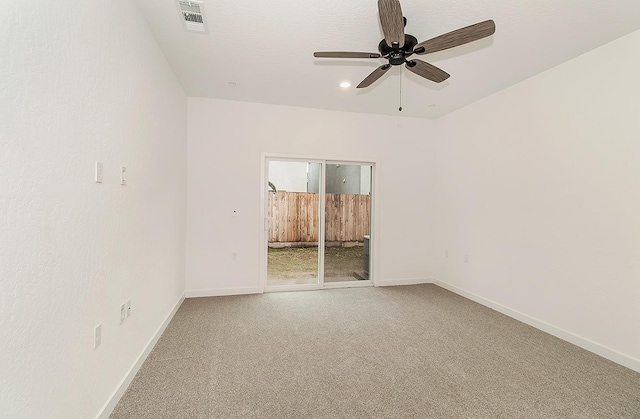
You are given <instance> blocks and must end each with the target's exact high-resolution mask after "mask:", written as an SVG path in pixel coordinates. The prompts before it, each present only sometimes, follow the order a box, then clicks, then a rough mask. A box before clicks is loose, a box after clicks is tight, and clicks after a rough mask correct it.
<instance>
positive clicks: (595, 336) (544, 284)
mask: <svg viewBox="0 0 640 419" xmlns="http://www.w3.org/2000/svg"><path fill="white" fill-rule="evenodd" d="M639 50H640V32H635V33H633V34H631V35H629V36H626V37H624V38H621V39H619V40H617V41H615V42H613V43H611V44H609V45H606V46H604V47H602V48H599V49H597V50H594V51H592V52H590V53H588V54H585V55H583V56H581V57H579V58H577V59H575V60H572V61H570V62H567V63H565V64H563V65H561V66H558V67H556V68H554V69H552V70H549V71H548V72H546V73H543V74H540V75H538V76H536V77H534V78H532V79H529V80H527V81H526V82H523V83H521V84H518V85H516V86H514V87H512V88H510V89H507V90H505V91H503V92H501V93H499V94H496V95H494V96H492V97H490V98H487V99H485V100H482V101H480V102H478V103H476V104H474V105H471V106H469V107H467V108H465V109H462V110H460V111H457V112H455V113H454V114H452V115H449V116H447V117H444V118H443V119H441V120H439V121H438V122H439V123H440V127H439V128H440V132H441V136H440V139H439V141H438V146H437V152H438V157H437V162H438V166H437V176H438V181H437V194H436V202H438V213H437V217H436V219H437V220H438V223H437V225H436V234H437V246H438V248H439V249H438V253H439V257H438V258H437V261H438V263H437V265H436V266H438V270H437V271H438V273H437V276H438V277H439V279H442V280H444V281H446V282H448V283H450V284H452V285H454V286H457V287H459V288H461V289H463V290H466V291H469V292H471V293H474V294H476V295H479V296H481V297H484V298H485V299H489V300H492V301H494V302H496V303H498V304H501V305H503V306H506V307H509V308H511V309H512V310H515V311H517V312H520V313H524V314H526V315H528V316H530V317H533V318H535V319H538V320H539V321H541V322H544V323H546V324H548V325H551V326H553V327H554V328H556V330H564V331H566V332H567V333H566V334H572V335H574V336H577V337H578V338H579V339H578V340H576V341H577V342H580V343H581V344H583V345H584V346H590V345H592V346H593V348H591V349H592V350H598V351H599V352H600V353H602V354H606V355H607V356H609V357H611V358H614V359H616V360H618V361H619V362H624V363H625V365H628V366H630V367H632V368H635V369H636V370H639V371H640V333H638V330H639V329H638V324H640V304H639V298H640V282H639V281H638V278H640V258H639V257H638V255H639V254H640V177H638V167H640V142H639V141H638V140H640V105H639V102H638V98H639V97H640V83H638V74H639V73H640V55H639V54H638V53H637V51H639ZM447 249H448V250H449V258H445V257H444V255H445V250H447ZM464 254H469V255H470V257H471V259H470V262H469V263H465V262H464V261H463V258H464ZM616 353H618V354H620V356H618V355H616Z"/></svg>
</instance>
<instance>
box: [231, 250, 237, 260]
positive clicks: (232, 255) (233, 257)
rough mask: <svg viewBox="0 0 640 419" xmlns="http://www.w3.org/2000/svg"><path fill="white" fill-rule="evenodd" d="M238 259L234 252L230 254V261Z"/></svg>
mask: <svg viewBox="0 0 640 419" xmlns="http://www.w3.org/2000/svg"><path fill="white" fill-rule="evenodd" d="M236 259H238V254H237V253H236V252H231V260H236Z"/></svg>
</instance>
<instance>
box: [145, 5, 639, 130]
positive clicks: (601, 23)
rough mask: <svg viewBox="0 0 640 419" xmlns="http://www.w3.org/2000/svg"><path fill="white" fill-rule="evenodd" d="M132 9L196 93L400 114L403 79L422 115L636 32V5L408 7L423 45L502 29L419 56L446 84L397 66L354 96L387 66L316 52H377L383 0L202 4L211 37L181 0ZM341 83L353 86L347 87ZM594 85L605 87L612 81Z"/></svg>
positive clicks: (412, 111) (407, 98)
mask: <svg viewBox="0 0 640 419" xmlns="http://www.w3.org/2000/svg"><path fill="white" fill-rule="evenodd" d="M135 1H136V3H137V4H138V6H139V8H140V10H141V11H142V14H143V15H144V17H145V19H146V20H147V22H148V23H149V25H150V27H151V29H152V30H153V32H154V34H155V37H156V39H157V41H158V43H159V45H160V47H161V48H162V50H163V51H164V53H165V55H166V56H167V59H168V60H169V63H170V64H171V66H172V67H173V69H174V71H175V73H176V75H177V77H178V78H179V79H180V82H181V83H182V85H183V86H184V88H185V90H186V92H187V94H188V95H189V96H197V97H210V98H218V99H230V100H242V101H249V102H260V103H272V104H280V105H291V106H302V107H311V108H321V109H332V110H339V111H353V112H364V113H374V114H386V115H398V114H400V113H399V112H398V106H399V90H400V80H401V79H402V106H403V111H402V113H401V115H404V116H413V117H422V118H437V117H439V116H442V115H444V114H447V113H449V112H451V111H453V110H455V109H458V108H460V107H463V106H465V105H467V104H470V103H472V102H474V101H476V100H478V99H481V98H483V97H486V96H489V95H491V94H493V93H495V92H497V91H499V90H502V89H504V88H506V87H508V86H511V85H513V84H515V83H517V82H519V81H521V80H524V79H526V78H529V77H531V76H533V75H536V74H538V73H540V72H543V71H545V70H547V69H549V68H551V67H554V66H556V65H558V64H560V63H562V62H565V61H567V60H570V59H572V58H574V57H576V56H578V55H580V54H583V53H585V52H587V51H589V50H592V49H594V48H597V47H599V46H601V45H604V44H606V43H608V42H610V41H613V40H614V39H616V38H619V37H621V36H623V35H626V34H628V33H630V32H633V31H636V30H638V29H640V0H528V1H524V0H522V1H513V0H430V1H419V0H401V4H402V10H403V14H404V16H405V17H406V18H407V20H408V23H407V26H406V28H405V32H406V33H408V34H411V35H414V36H415V37H416V38H418V41H419V42H421V41H424V40H427V39H429V38H432V37H434V36H437V35H440V34H442V33H445V32H449V31H451V30H454V29H458V28H460V27H462V26H467V25H470V24H473V23H477V22H480V21H483V20H486V19H493V20H494V21H495V22H496V33H495V34H494V35H493V36H491V37H489V38H485V39H483V40H480V41H476V42H475V43H471V44H467V45H464V46H461V47H457V48H455V49H451V50H449V51H443V52H439V53H435V54H431V55H424V56H420V57H419V58H420V59H423V60H425V61H428V62H430V63H432V64H435V65H437V66H439V67H440V68H442V69H443V70H445V71H447V72H448V73H449V74H451V78H450V79H448V80H447V81H445V82H443V83H441V84H436V83H433V82H430V81H428V80H424V79H422V78H420V77H418V76H416V75H415V74H413V73H410V72H409V71H407V70H406V69H404V68H402V70H401V67H394V68H393V69H392V70H390V71H389V72H388V73H387V74H386V75H385V76H383V77H382V78H381V79H380V80H378V81H377V82H376V83H374V84H373V85H372V86H371V87H369V88H367V89H355V86H356V85H357V84H358V83H359V82H360V81H361V80H362V79H364V78H365V77H366V76H367V75H368V74H369V73H370V72H371V71H373V70H374V69H375V68H376V67H378V66H380V65H381V64H383V63H384V62H385V61H384V60H382V59H361V60H356V59H342V60H340V59H319V58H314V57H313V52H314V51H364V52H377V46H378V43H379V42H380V40H381V39H382V38H383V35H382V31H381V29H380V24H379V20H378V8H377V1H376V0H271V1H258V0H204V9H205V17H206V19H207V23H208V28H209V33H208V34H206V35H202V34H196V33H191V32H185V31H184V30H183V27H182V24H181V20H180V15H179V13H178V9H177V6H176V3H175V0H135ZM638 53H640V51H629V54H638ZM401 71H402V77H399V74H400V72H401ZM343 80H348V81H350V82H351V83H352V87H350V88H348V89H342V88H340V87H339V86H338V83H339V82H341V81H343ZM230 82H233V83H236V86H235V87H232V86H230ZM594 83H606V74H603V79H601V80H594Z"/></svg>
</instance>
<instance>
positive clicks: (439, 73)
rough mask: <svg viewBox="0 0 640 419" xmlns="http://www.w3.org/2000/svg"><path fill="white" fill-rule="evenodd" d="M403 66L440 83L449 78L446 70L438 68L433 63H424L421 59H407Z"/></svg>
mask: <svg viewBox="0 0 640 419" xmlns="http://www.w3.org/2000/svg"><path fill="white" fill-rule="evenodd" d="M405 66H406V67H407V69H408V70H409V71H412V72H414V73H416V74H417V75H419V76H421V77H424V78H425V79H428V80H431V81H434V82H436V83H442V82H443V81H445V80H446V79H448V78H449V73H447V72H446V71H444V70H441V69H439V68H438V67H436V66H435V65H433V64H429V63H425V62H424V61H421V60H411V61H407V64H406V65H405Z"/></svg>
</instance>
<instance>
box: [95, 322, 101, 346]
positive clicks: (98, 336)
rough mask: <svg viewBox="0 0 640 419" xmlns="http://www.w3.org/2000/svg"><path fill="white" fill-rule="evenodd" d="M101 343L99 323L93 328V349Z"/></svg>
mask: <svg viewBox="0 0 640 419" xmlns="http://www.w3.org/2000/svg"><path fill="white" fill-rule="evenodd" d="M101 343H102V325H101V324H99V325H97V326H96V327H95V328H94V329H93V349H96V348H97V347H98V346H100V344H101Z"/></svg>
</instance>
